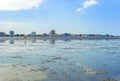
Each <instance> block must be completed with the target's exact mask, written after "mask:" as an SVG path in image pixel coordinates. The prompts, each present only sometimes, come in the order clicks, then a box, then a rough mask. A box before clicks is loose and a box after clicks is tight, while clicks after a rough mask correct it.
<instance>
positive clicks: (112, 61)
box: [0, 39, 120, 81]
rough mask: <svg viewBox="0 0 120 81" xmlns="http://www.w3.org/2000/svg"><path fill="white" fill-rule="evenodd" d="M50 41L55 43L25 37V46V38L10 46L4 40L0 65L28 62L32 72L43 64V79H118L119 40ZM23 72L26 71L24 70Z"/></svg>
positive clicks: (93, 80)
mask: <svg viewBox="0 0 120 81" xmlns="http://www.w3.org/2000/svg"><path fill="white" fill-rule="evenodd" d="M51 41H52V42H55V43H54V44H53V43H52V44H51V43H50V39H49V40H48V39H47V40H46V41H44V40H42V39H37V40H36V41H35V42H34V43H33V42H32V39H29V40H28V39H27V40H26V45H25V40H14V43H13V44H12V45H11V44H9V41H7V40H6V42H4V43H3V44H2V45H1V46H0V49H1V50H0V53H1V54H0V64H16V67H17V68H18V69H19V68H20V69H21V66H23V65H29V66H30V67H32V71H35V72H36V71H37V70H41V68H40V67H44V68H45V69H44V71H42V73H44V74H45V75H47V77H46V78H45V79H44V81H56V79H58V80H62V81H79V80H80V81H82V80H83V81H102V80H104V79H106V78H112V79H115V80H118V81H119V80H120V79H119V77H120V76H119V75H120V70H119V67H120V64H119V63H120V60H119V58H120V54H119V53H120V47H119V45H120V42H119V41H120V40H119V39H117V40H116V39H114V40H70V41H67V42H65V41H64V40H58V39H57V40H54V41H53V39H52V40H51ZM18 64H19V65H21V66H19V65H18ZM11 67H12V66H8V68H11ZM8 68H6V69H8ZM26 68H28V67H26ZM28 69H29V68H28ZM21 70H24V69H23V68H22V69H21ZM25 71H26V72H28V70H27V69H25ZM17 72H18V75H21V76H22V74H21V73H19V71H17ZM38 72H40V73H41V71H38ZM38 72H37V73H38ZM30 73H31V72H30ZM37 73H36V74H37ZM33 74H34V72H33ZM86 78H87V79H89V80H86ZM29 80H30V78H29Z"/></svg>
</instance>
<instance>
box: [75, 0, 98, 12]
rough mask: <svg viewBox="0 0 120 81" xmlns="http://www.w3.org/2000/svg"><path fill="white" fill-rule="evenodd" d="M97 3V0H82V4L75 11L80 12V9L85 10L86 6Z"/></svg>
mask: <svg viewBox="0 0 120 81" xmlns="http://www.w3.org/2000/svg"><path fill="white" fill-rule="evenodd" d="M97 3H98V1H97V0H87V1H84V2H83V4H82V5H83V6H82V7H81V8H77V9H76V11H77V12H81V11H83V10H85V9H86V8H88V7H90V6H92V5H95V4H97Z"/></svg>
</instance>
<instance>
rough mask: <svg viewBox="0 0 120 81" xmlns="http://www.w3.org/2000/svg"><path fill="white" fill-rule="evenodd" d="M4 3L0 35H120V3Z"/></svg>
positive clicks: (80, 0)
mask: <svg viewBox="0 0 120 81" xmlns="http://www.w3.org/2000/svg"><path fill="white" fill-rule="evenodd" d="M0 1H1V2H0V32H6V33H9V31H10V30H14V31H15V33H24V34H29V33H31V32H32V31H35V32H36V33H37V34H42V33H48V32H49V31H50V30H53V29H54V30H56V32H57V33H58V34H59V33H65V32H67V33H73V34H77V33H78V34H111V35H120V0H18V1H17V0H4V1H2V0H0Z"/></svg>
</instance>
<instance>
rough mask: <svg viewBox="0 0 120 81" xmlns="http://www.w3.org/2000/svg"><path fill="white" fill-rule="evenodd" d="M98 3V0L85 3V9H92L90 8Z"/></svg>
mask: <svg viewBox="0 0 120 81" xmlns="http://www.w3.org/2000/svg"><path fill="white" fill-rule="evenodd" d="M97 3H98V1H96V0H89V1H85V2H84V3H83V8H88V7H90V6H92V5H95V4H97Z"/></svg>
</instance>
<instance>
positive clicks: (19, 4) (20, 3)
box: [0, 0, 43, 11]
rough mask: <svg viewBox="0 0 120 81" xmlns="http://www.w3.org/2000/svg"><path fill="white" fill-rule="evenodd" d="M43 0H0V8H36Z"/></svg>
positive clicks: (7, 9) (5, 9) (8, 9)
mask: <svg viewBox="0 0 120 81" xmlns="http://www.w3.org/2000/svg"><path fill="white" fill-rule="evenodd" d="M42 2H43V0H0V10H2V11H11V10H25V9H31V8H37V7H39V5H40V4H41V3H42Z"/></svg>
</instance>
